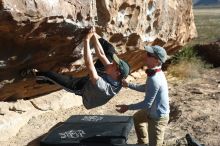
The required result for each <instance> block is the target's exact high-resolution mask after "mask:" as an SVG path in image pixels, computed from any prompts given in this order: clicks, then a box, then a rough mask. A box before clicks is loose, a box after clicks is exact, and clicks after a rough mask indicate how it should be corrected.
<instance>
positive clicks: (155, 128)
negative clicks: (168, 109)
mask: <svg viewBox="0 0 220 146" xmlns="http://www.w3.org/2000/svg"><path fill="white" fill-rule="evenodd" d="M133 118H134V126H135V131H136V134H137V138H138V141H137V142H138V144H147V143H148V140H149V146H162V145H163V140H164V133H165V129H166V127H167V124H168V121H169V117H162V118H160V119H158V120H155V119H152V118H149V117H148V116H147V111H146V110H144V109H143V110H140V111H138V112H136V113H135V114H134V116H133ZM147 124H148V128H147ZM147 131H148V138H147Z"/></svg>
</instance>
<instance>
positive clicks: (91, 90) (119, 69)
mask: <svg viewBox="0 0 220 146" xmlns="http://www.w3.org/2000/svg"><path fill="white" fill-rule="evenodd" d="M83 41H84V50H83V51H84V60H85V65H86V68H87V70H88V76H85V77H73V76H67V75H63V74H59V73H56V72H52V71H36V70H33V69H31V70H25V73H23V74H29V73H32V74H35V76H36V82H37V83H50V84H57V85H59V86H61V87H62V88H64V89H65V90H67V91H69V92H73V93H75V94H77V95H80V96H82V98H83V104H84V106H85V107H86V108H87V109H91V108H94V107H97V106H101V105H103V104H105V103H107V102H108V101H109V100H110V99H111V98H112V97H114V96H115V95H116V94H117V93H118V92H119V91H120V90H121V88H122V79H125V78H126V77H127V76H128V74H129V72H130V67H129V65H128V63H126V62H125V61H123V60H121V59H119V58H118V57H117V55H116V54H115V53H116V51H115V49H114V47H113V46H112V45H111V44H110V43H109V42H107V41H106V40H105V39H103V38H101V37H100V36H99V35H98V34H97V33H96V32H95V28H94V27H93V28H91V30H90V31H89V33H88V34H87V35H86V37H85V38H84V40H83ZM90 42H92V44H93V46H94V48H95V52H96V55H97V57H98V60H97V61H96V63H95V64H94V63H93V58H92V55H91V50H90ZM73 100H74V99H73Z"/></svg>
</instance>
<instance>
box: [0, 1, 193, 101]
mask: <svg viewBox="0 0 220 146" xmlns="http://www.w3.org/2000/svg"><path fill="white" fill-rule="evenodd" d="M94 24H96V29H97V32H98V33H99V34H100V35H101V36H103V37H104V38H106V39H107V40H109V41H110V42H112V43H113V44H114V46H115V47H116V48H117V51H118V54H119V56H120V57H122V58H123V59H125V60H127V61H128V62H129V63H130V65H131V66H132V71H134V70H137V69H138V68H140V67H142V66H143V63H142V61H141V60H142V59H141V58H142V53H143V52H142V50H141V49H139V48H141V46H142V45H143V44H148V45H156V44H157V45H161V46H163V47H165V48H166V49H167V51H168V53H172V52H175V51H176V50H178V49H179V48H180V47H181V46H183V45H184V44H185V43H186V42H188V41H189V40H191V39H192V38H194V37H195V36H196V29H195V24H194V17H193V12H192V1H191V0H186V1H176V0H169V1H167V0H129V1H122V0H117V1H116V0H81V1H80V0H0V100H1V101H6V100H14V99H19V98H29V97H34V96H37V95H41V94H45V93H49V92H52V91H55V90H58V89H59V88H58V87H57V86H52V85H50V86H42V85H37V84H36V83H35V81H34V78H22V77H21V76H20V71H21V70H22V69H24V68H36V69H39V70H54V71H61V72H67V73H70V74H78V75H81V74H82V70H83V68H84V67H83V61H82V46H83V45H82V39H83V37H85V34H86V33H87V32H88V30H89V28H90V27H91V26H92V25H94Z"/></svg>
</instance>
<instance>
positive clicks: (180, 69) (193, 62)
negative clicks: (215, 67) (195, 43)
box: [168, 46, 211, 79]
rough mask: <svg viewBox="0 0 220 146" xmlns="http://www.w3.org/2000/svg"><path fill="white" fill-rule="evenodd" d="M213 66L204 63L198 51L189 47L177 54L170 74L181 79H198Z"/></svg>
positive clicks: (170, 68) (170, 67)
mask: <svg viewBox="0 0 220 146" xmlns="http://www.w3.org/2000/svg"><path fill="white" fill-rule="evenodd" d="M210 67H211V65H209V64H207V63H206V62H205V61H203V60H202V59H201V58H200V57H199V56H198V55H197V52H196V50H195V49H194V48H193V47H191V46H187V47H184V48H182V49H181V51H179V52H177V53H176V54H175V55H174V56H173V57H172V61H171V65H170V66H169V68H168V73H169V74H171V75H173V76H175V77H179V78H182V79H184V78H198V77H200V76H201V74H202V73H203V72H204V71H205V70H206V69H207V68H210Z"/></svg>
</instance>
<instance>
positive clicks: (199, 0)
mask: <svg viewBox="0 0 220 146" xmlns="http://www.w3.org/2000/svg"><path fill="white" fill-rule="evenodd" d="M193 5H194V6H212V5H213V6H216V5H220V0H193Z"/></svg>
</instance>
